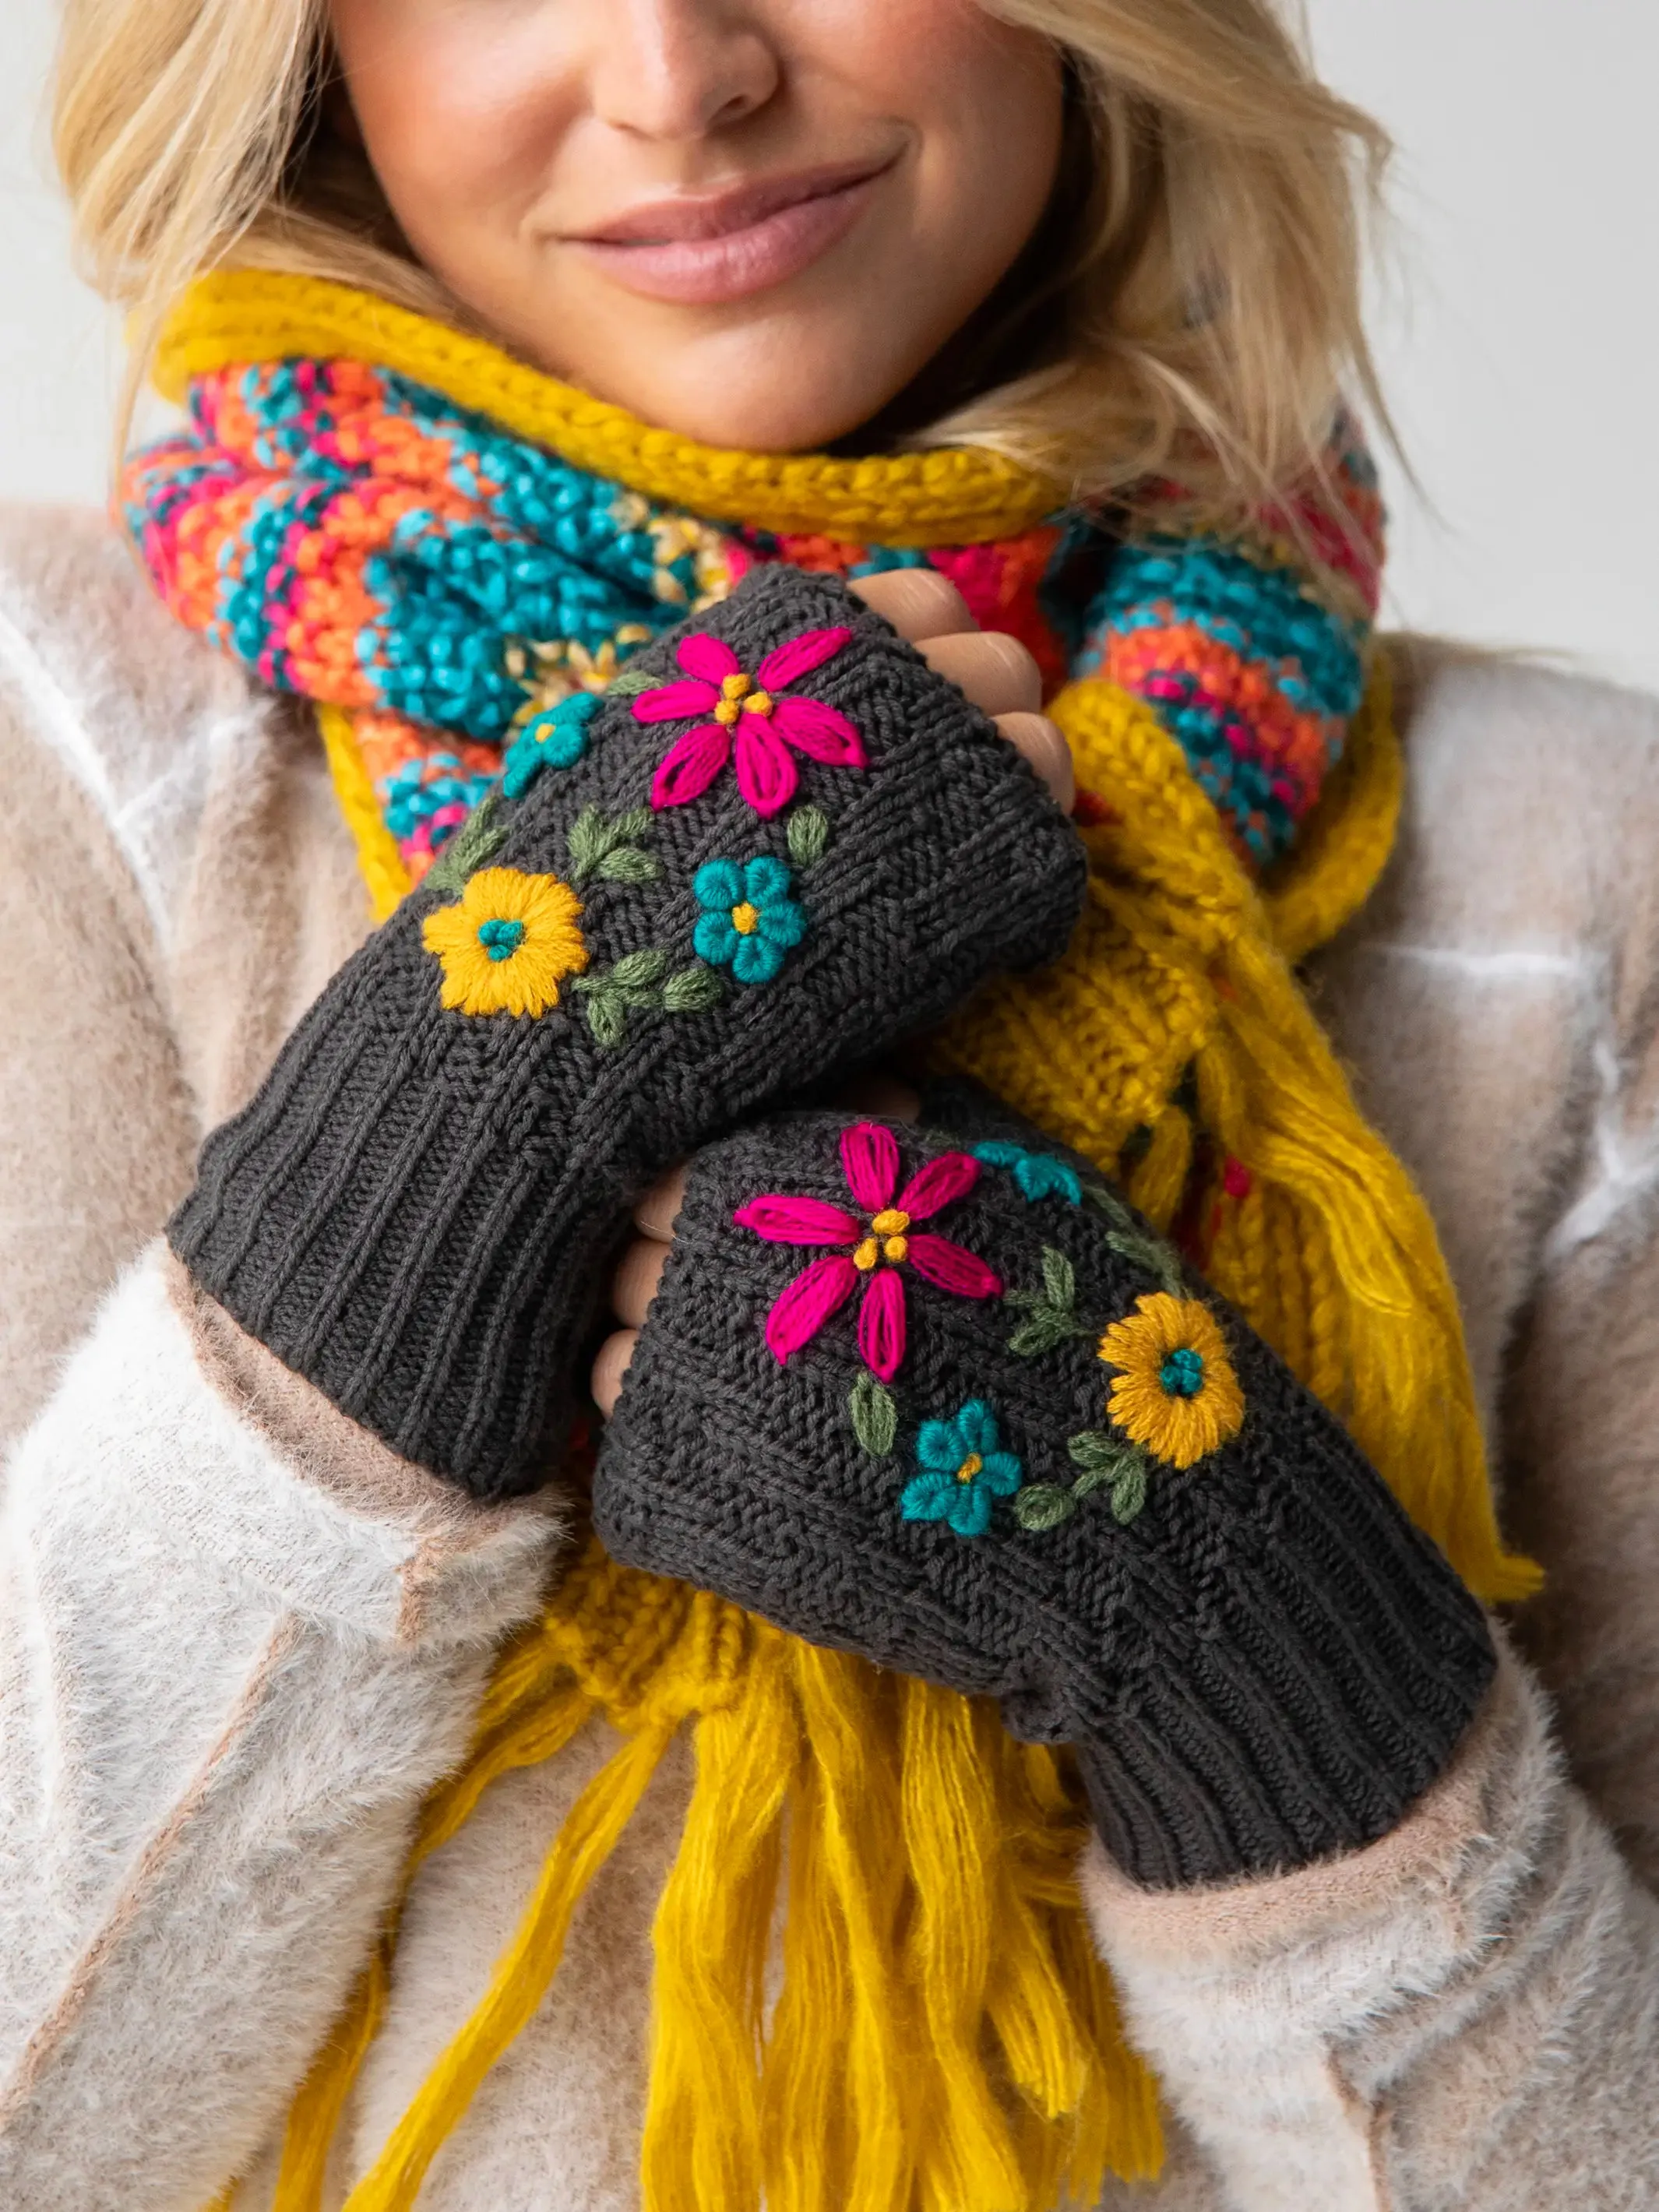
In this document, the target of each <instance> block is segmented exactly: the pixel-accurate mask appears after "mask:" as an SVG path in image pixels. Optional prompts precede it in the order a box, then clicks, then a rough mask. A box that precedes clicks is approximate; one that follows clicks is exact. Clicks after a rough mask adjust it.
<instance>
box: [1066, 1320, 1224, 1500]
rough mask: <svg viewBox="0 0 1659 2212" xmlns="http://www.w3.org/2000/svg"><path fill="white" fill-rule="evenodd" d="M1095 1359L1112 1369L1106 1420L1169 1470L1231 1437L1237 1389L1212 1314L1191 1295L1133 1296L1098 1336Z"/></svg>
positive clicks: (1182, 1466) (1180, 1466) (1195, 1458)
mask: <svg viewBox="0 0 1659 2212" xmlns="http://www.w3.org/2000/svg"><path fill="white" fill-rule="evenodd" d="M1100 1356H1101V1358H1103V1360H1104V1361H1105V1362H1106V1364H1107V1365H1108V1366H1109V1367H1115V1368H1116V1369H1117V1370H1119V1371H1118V1375H1117V1379H1116V1380H1115V1382H1114V1383H1113V1384H1112V1391H1111V1400H1110V1402H1109V1405H1108V1407H1107V1409H1106V1410H1107V1413H1108V1414H1109V1417H1110V1419H1112V1421H1113V1422H1114V1424H1115V1425H1116V1426H1117V1427H1118V1428H1120V1429H1121V1430H1122V1431H1123V1433H1124V1434H1125V1436H1127V1437H1131V1438H1133V1441H1134V1442H1135V1443H1138V1444H1144V1445H1145V1446H1146V1449H1147V1450H1148V1451H1149V1452H1151V1453H1152V1454H1153V1455H1154V1456H1155V1457H1157V1458H1158V1459H1161V1460H1164V1461H1165V1462H1167V1463H1168V1464H1169V1465H1170V1467H1177V1468H1188V1467H1191V1466H1192V1465H1193V1463H1194V1461H1196V1460H1200V1459H1202V1458H1203V1457H1204V1455H1205V1454H1206V1452H1212V1451H1215V1450H1217V1449H1218V1448H1219V1447H1220V1446H1221V1445H1222V1444H1225V1443H1226V1442H1227V1440H1228V1439H1229V1437H1236V1436H1237V1434H1238V1431H1239V1429H1240V1428H1241V1426H1242V1425H1243V1420H1244V1394H1243V1391H1242V1390H1241V1389H1239V1387H1238V1377H1237V1375H1236V1374H1234V1372H1233V1363H1232V1361H1231V1359H1230V1358H1228V1356H1227V1346H1226V1344H1225V1340H1223V1337H1222V1334H1221V1331H1220V1330H1219V1329H1218V1328H1217V1326H1216V1322H1215V1317H1214V1316H1213V1315H1212V1313H1211V1311H1210V1310H1209V1308H1208V1307H1207V1306H1206V1305H1200V1303H1199V1301H1198V1300H1197V1299H1196V1298H1172V1297H1170V1295H1169V1293H1168V1292H1167V1291H1152V1292H1150V1293H1149V1294H1148V1295H1147V1296H1146V1297H1144V1298H1138V1299H1137V1300H1136V1301H1135V1310H1134V1311H1133V1313H1132V1314H1131V1315H1129V1316H1128V1317H1127V1319H1126V1320H1124V1321H1120V1322H1113V1324H1112V1326H1111V1327H1110V1328H1109V1329H1108V1330H1107V1332H1106V1334H1105V1335H1104V1336H1103V1337H1102V1338H1101V1340H1100Z"/></svg>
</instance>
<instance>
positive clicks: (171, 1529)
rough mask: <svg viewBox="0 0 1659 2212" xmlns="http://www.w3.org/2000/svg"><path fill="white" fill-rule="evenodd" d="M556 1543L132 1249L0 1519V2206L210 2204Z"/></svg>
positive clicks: (369, 1934)
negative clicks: (325, 1391)
mask: <svg viewBox="0 0 1659 2212" xmlns="http://www.w3.org/2000/svg"><path fill="white" fill-rule="evenodd" d="M556 1534H557V1530H556V1522H555V1521H554V1520H553V1518H552V1517H551V1516H550V1513H549V1511H548V1510H547V1507H546V1504H545V1501H542V1502H541V1503H538V1502H536V1501H530V1502H527V1503H526V1504H520V1505H516V1506H510V1507H502V1508H498V1509H494V1510H489V1509H484V1508H481V1507H478V1506H477V1505H474V1504H471V1502H470V1501H468V1500H465V1499H464V1498H458V1497H457V1496H455V1495H454V1494H453V1492H450V1491H449V1490H447V1488H446V1487H445V1486H441V1485H440V1484H438V1483H437V1482H436V1481H435V1480H434V1479H433V1478H431V1477H430V1476H428V1475H427V1474H423V1473H422V1472H421V1471H420V1470H418V1469H416V1468H411V1467H410V1466H408V1465H407V1464H406V1463H404V1462H401V1461H398V1460H397V1459H395V1458H394V1457H393V1456H392V1454H391V1453H389V1452H387V1451H386V1450H385V1449H384V1448H383V1447H381V1446H380V1445H378V1444H376V1443H374V1442H373V1440H371V1439H369V1438H368V1437H365V1436H364V1435H363V1434H362V1431H358V1430H356V1429H354V1428H353V1427H351V1425H349V1423H347V1422H346V1421H345V1420H344V1419H343V1418H342V1417H341V1416H340V1415H339V1414H337V1413H335V1412H334V1410H333V1409H332V1407H329V1406H328V1405H327V1404H326V1402H325V1401H324V1400H322V1399H321V1398H319V1397H318V1396H317V1395H315V1394H314V1393H313V1392H312V1391H311V1390H310V1389H309V1386H307V1385H306V1384H304V1383H301V1382H300V1381H299V1380H298V1379H297V1378H296V1377H295V1376H291V1375H289V1373H288V1371H287V1370H285V1369H283V1368H282V1367H280V1366H279V1365H278V1364H277V1363H276V1361H275V1360H274V1359H272V1358H270V1355H269V1354H268V1353H266V1352H264V1350H263V1347H261V1346H258V1345H256V1344H254V1343H253V1342H252V1340H250V1339H246V1338H244V1337H242V1336H241V1335H240V1333H239V1332H238V1331H237V1330H236V1329H235V1328H234V1324H232V1323H231V1322H229V1321H228V1317H227V1316H225V1315H224V1314H223V1313H222V1311H221V1310H219V1309H218V1308H216V1307H215V1306H214V1305H212V1304H211V1303H210V1302H209V1301H205V1300H204V1299H202V1298H201V1297H199V1295H198V1294H197V1293H196V1292H195V1291H193V1289H192V1286H191V1285H190V1284H189V1282H188V1279H186V1278H185V1277H184V1275H183V1273H182V1271H180V1270H179V1268H178V1267H177V1263H176V1262H175V1261H173V1260H172V1258H171V1256H170V1255H168V1254H167V1252H166V1251H165V1249H164V1248H163V1247H161V1245H159V1244H157V1245H156V1246H155V1247H153V1248H152V1249H150V1250H149V1252H148V1253H147V1254H145V1255H143V1257H142V1258H141V1259H140V1260H139V1261H137V1263H136V1264H135V1265H134V1266H133V1267H131V1269H130V1270H129V1272H128V1273H127V1274H126V1275H125V1278H124V1279H123V1280H122V1281H121V1282H120V1283H119V1284H118V1285H117V1286H116V1288H115V1290H114V1291H112V1294H111V1295H110V1297H108V1299H107V1300H106V1303H105V1304H104V1306H103V1308H102V1310H101V1311H100V1314H99V1315H98V1316H97V1319H96V1321H95V1322H94V1326H93V1328H92V1329H91V1332H90V1333H89V1334H88V1336H87V1338H86V1339H85V1340H84V1341H83V1342H82V1345H81V1346H79V1348H78V1349H77V1350H76V1352H75V1353H74V1354H73V1356H72V1357H71V1358H70V1361H69V1362H68V1364H67V1365H66V1367H65V1368H64V1372H63V1375H62V1377H61V1380H60V1382H59V1384H58V1389H57V1391H56V1392H55V1394H54V1395H53V1396H52V1399H51V1400H50V1401H49V1402H48V1404H47V1406H46V1408H45V1409H44V1411H43V1412H42V1413H41V1414H40V1417H39V1418H38V1419H37V1420H36V1421H35V1423H34V1424H33V1426H32V1428H31V1429H30V1430H29V1431H28V1432H27V1434H26V1435H25V1436H24V1437H23V1438H22V1439H21V1442H20V1443H19V1444H18V1446H17V1448H16V1449H15V1452H14V1454H13V1455H12V1459H11V1462H10V1466H9V1479H8V1492H7V1498H6V1504H5V1510H4V1514H3V1518H0V2202H3V2203H5V2204H6V2205H7V2206H8V2207H12V2208H15V2212H48V2208H50V2212H83V2208H84V2212H94V2208H99V2212H102V2208H105V2207H113V2206H116V2205H119V2206H121V2207H123V2208H124V2212H143V2208H145V2207H148V2206H156V2207H161V2206H173V2205H176V2204H186V2203H194V2202H204V2201H205V2200H206V2199H207V2198H209V2197H211V2196H213V2195H214V2193H215V2192H216V2190H217V2189H219V2188H220V2187H221V2186H222V2185H223V2184H224V2182H225V2181H227V2180H228V2179H230V2178H231V2177H232V2176H234V2173H235V2172H236V2171H237V2169H238V2167H239V2166H240V2164H241V2163H242V2162H243V2161H244V2160H246V2158H247V2157H248V2156H250V2155H251V2154H252V2152H253V2150H254V2149H255V2148H257V2146H258V2144H259V2142H261V2140H262V2139H263V2138H264V2137H265V2136H267V2135H268V2134H269V2133H270V2130H271V2129H272V2127H273V2126H274V2125H276V2123H277V2122H278V2121H279V2119H280V2117H281V2114H282V2112H283V2109H284V2107H285V2106H286V2103H287V2101H288V2100H289V2097H290V2096H291V2094H292V2092H293V2090H294V2088H295V2086H296V2084H297V2082H298V2081H299V2080H300V2078H301V2075H303V2073H304V2071H305V2068H306V2065H307V2062H308V2060H309V2058H310V2056H311V2054H312V2053H313V2051H314V2050H315V2049H316V2048H317V2046H318V2045H319V2043H320V2041H321V2040H322V2039H323V2037H324V2035H325V2033H326V2031H327V2028H328V2027H329V2024H330V2022H331V2020H332V2019H333V2017H334V2015H335V2014H336V2013H337V2010H338V2008H339V2007H340V2006H341V2004H342V2003H343V2001H344V1999H345V1997H346V1996H347V1994H348V1992H349V1988H350V1986H351V1984H352V1981H353V1979H354V1978H355V1976H356V1973H357V1972H358V1971H359V1970H360V1968H361V1966H362V1963H363V1961H364V1960H365V1959H366V1958H367V1956H368V1951H369V1948H370V1947H371V1945H372V1942H373V1940H374V1933H375V1929H376V1927H377V1924H378V1922H379V1919H380V1915H381V1913H382V1912H383V1911H384V1910H385V1907H386V1904H387V1903H388V1901H389V1899H391V1897H392V1893H393V1891H394V1888H395V1885H396V1882H397V1879H398V1872H399V1869H400V1868H401V1865H402V1863H403V1859H404V1854H405V1851H406V1849H407V1844H408V1839H409V1833H410V1824H411V1821H412V1820H413V1816H414V1814H415V1812H416V1808H417V1807H418V1805H419V1802H420V1801H421V1799H422V1796H423V1795H424V1793H425V1792H426V1790H428V1788H429V1787H430V1785H431V1784H432V1783H433V1782H434V1781H435V1779H436V1778H438V1776H439V1775H440V1774H441V1772H442V1771H444V1770H445V1769H446V1768H447V1767H448V1766H449V1765H452V1764H453V1762H454V1761H455V1760H456V1759H457V1758H458V1757H459V1755H460V1754H461V1753H462V1752H463V1751H464V1750H465V1744H466V1741H467V1738H468V1735H469V1732H470V1729H471V1721H472V1717H473V1714H474V1713H475V1711H476V1710H477V1702H478V1699H479V1697H480V1695H481V1693H482V1690H483V1681H484V1677H485V1674H486V1671H487V1669H488V1667H489V1657H490V1651H491V1648H492V1646H493V1645H494V1644H495V1642H496V1641H497V1640H498V1639H499V1638H500V1636H501V1634H502V1632H504V1631H505V1630H506V1629H507V1627H508V1626H510V1625H511V1624H512V1622H513V1621H514V1620H516V1619H520V1618H522V1617H523V1616H524V1615H525V1614H526V1613H528V1612H529V1611H530V1610H532V1608H533V1607H534V1604H535V1602H536V1598H537V1594H538V1589H539V1588H540V1585H541V1582H542V1578H543V1575H544V1570H545V1566H546V1562H547V1559H548V1555H549V1553H550V1548H551V1546H552V1544H553V1542H554V1541H555V1539H556ZM90 2112H96V2113H97V2116H98V2118H97V2124H96V2126H95V2127H89V2126H88V2125H87V2124H86V2116H87V2115H88V2113H90Z"/></svg>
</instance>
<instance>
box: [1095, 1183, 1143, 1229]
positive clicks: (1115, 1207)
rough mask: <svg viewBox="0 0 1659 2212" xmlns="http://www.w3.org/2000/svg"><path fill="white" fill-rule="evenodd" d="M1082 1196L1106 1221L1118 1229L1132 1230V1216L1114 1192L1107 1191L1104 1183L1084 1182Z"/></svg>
mask: <svg viewBox="0 0 1659 2212" xmlns="http://www.w3.org/2000/svg"><path fill="white" fill-rule="evenodd" d="M1083 1195H1084V1197H1085V1199H1086V1200H1087V1201H1088V1203H1089V1204H1090V1205H1091V1206H1093V1207H1094V1209H1095V1211H1096V1212H1097V1213H1102V1214H1104V1216H1105V1217H1106V1218H1107V1220H1108V1221H1110V1222H1112V1223H1114V1224H1115V1225H1116V1226H1117V1227H1118V1228H1120V1229H1133V1225H1134V1218H1133V1215H1132V1214H1131V1213H1130V1212H1129V1209H1128V1207H1127V1206H1126V1205H1125V1204H1124V1203H1123V1200H1121V1198H1120V1197H1119V1196H1118V1194H1117V1193H1116V1192H1115V1190H1110V1189H1109V1188H1107V1187H1106V1185H1105V1184H1104V1183H1098V1182H1085V1184H1084V1186H1083Z"/></svg>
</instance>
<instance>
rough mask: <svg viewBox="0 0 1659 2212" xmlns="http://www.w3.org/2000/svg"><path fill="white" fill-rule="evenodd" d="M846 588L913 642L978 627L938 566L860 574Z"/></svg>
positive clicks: (964, 600)
mask: <svg viewBox="0 0 1659 2212" xmlns="http://www.w3.org/2000/svg"><path fill="white" fill-rule="evenodd" d="M847 588H848V591H849V592H853V593H854V595H855V596H856V597H857V598H859V599H862V600H863V601H864V603H865V605H866V606H867V607H873V608H874V609H875V611H876V612H877V613H878V615H881V616H884V617H885V618H886V620H887V621H889V622H890V623H892V625H893V628H894V629H896V631H897V632H898V634H899V635H900V636H901V637H902V638H908V640H909V641H910V643H911V644H912V645H920V644H921V641H922V640H923V639H924V638H928V637H951V636H954V635H956V634H957V632H958V631H965V630H977V629H978V628H979V624H978V623H976V622H975V620H974V618H973V617H972V615H970V614H969V611H968V602H967V600H966V599H963V596H962V593H961V592H959V591H957V587H956V586H955V585H954V584H953V583H952V582H951V580H950V578H949V577H948V576H941V575H940V574H939V571H938V569H937V568H889V569H887V570H885V571H884V574H881V575H879V576H860V577H858V578H857V579H856V580H853V581H851V582H849V583H848V586H847Z"/></svg>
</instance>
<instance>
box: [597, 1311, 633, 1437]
mask: <svg viewBox="0 0 1659 2212" xmlns="http://www.w3.org/2000/svg"><path fill="white" fill-rule="evenodd" d="M639 1340H640V1333H639V1331H638V1329H636V1328H619V1329H618V1330H617V1333H616V1334H615V1335H614V1336H608V1337H606V1339H605V1342H604V1343H603V1344H602V1345H601V1346H599V1357H598V1358H596V1359H595V1360H594V1362H593V1383H592V1388H593V1402H594V1404H595V1405H596V1406H597V1407H599V1411H600V1413H603V1414H604V1415H605V1419H606V1420H607V1421H608V1420H609V1419H611V1414H612V1413H615V1412H616V1410H617V1399H618V1398H620V1397H621V1395H622V1387H623V1376H625V1375H626V1374H627V1372H628V1370H629V1365H630V1364H631V1363H632V1360H633V1358H634V1347H635V1345H636V1344H637V1343H638V1342H639Z"/></svg>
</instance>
